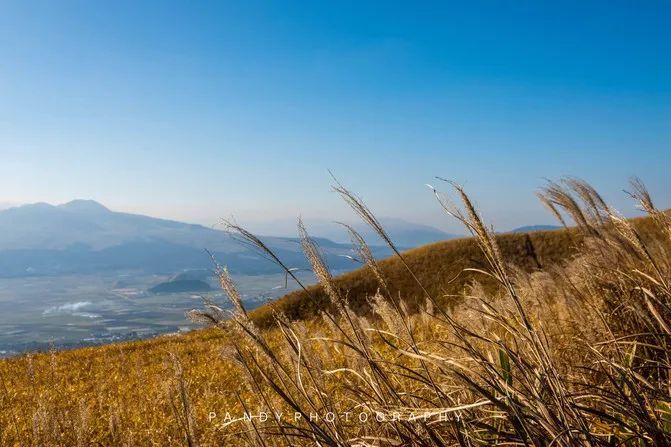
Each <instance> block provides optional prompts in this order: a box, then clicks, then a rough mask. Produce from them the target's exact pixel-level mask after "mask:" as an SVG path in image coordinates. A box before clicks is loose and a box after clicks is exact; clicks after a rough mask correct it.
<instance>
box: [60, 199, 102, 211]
mask: <svg viewBox="0 0 671 447" xmlns="http://www.w3.org/2000/svg"><path fill="white" fill-rule="evenodd" d="M58 207H59V208H63V209H66V210H69V211H79V212H100V211H109V209H108V208H107V207H105V206H104V205H103V204H101V203H98V202H96V201H95V200H84V199H75V200H71V201H69V202H67V203H63V204H62V205H58Z"/></svg>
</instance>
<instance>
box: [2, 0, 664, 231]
mask: <svg viewBox="0 0 671 447" xmlns="http://www.w3.org/2000/svg"><path fill="white" fill-rule="evenodd" d="M670 137H671V2H669V1H658V2H657V1H640V2H634V1H604V2H590V1H576V2H571V1H561V2H549V1H548V2H544V1H540V2H539V1H529V2H524V1H491V2H476V1H470V2H449V1H447V2H436V3H435V4H434V3H424V2H407V3H401V2H388V1H384V2H366V1H361V0H359V1H354V2H349V1H342V0H340V1H334V2H291V1H286V2H254V1H240V2H224V1H217V2H211V3H208V2H187V1H181V2H171V1H165V0H161V1H155V2H153V1H127V2H126V1H97V2H90V1H81V2H75V1H51V0H49V1H44V2H35V1H23V0H22V1H3V2H1V3H0V156H1V157H0V202H2V203H25V202H34V201H47V202H53V203H59V202H65V201H68V200H70V199H72V198H92V199H95V200H98V201H100V202H102V203H104V204H106V205H108V206H109V207H111V208H114V209H118V210H125V211H132V212H142V213H146V214H150V215H155V216H161V217H171V218H178V219H182V220H188V221H197V222H203V223H214V222H215V221H216V218H217V217H218V216H229V215H231V214H234V215H236V216H238V217H239V218H240V220H241V221H242V222H243V223H244V221H245V219H248V220H255V219H275V218H285V217H291V216H296V215H297V214H298V213H299V212H301V213H303V214H304V215H307V216H317V217H322V218H326V219H330V218H334V219H335V218H338V219H341V218H343V217H344V216H348V215H349V213H347V211H346V209H345V208H344V206H342V205H340V203H339V201H338V199H337V198H336V197H335V195H334V194H333V193H330V192H329V184H330V179H329V176H328V173H327V169H331V170H332V171H333V172H334V173H335V174H336V175H337V176H338V177H339V178H340V179H341V180H342V181H343V182H344V183H345V184H347V185H349V186H351V188H353V189H354V190H356V191H357V192H358V193H360V195H362V196H363V197H364V199H366V200H367V202H368V204H369V205H370V207H371V208H372V209H373V210H375V211H377V212H378V213H379V214H381V215H383V216H396V217H401V218H405V219H408V220H411V221H418V222H424V223H427V224H432V225H435V226H438V227H441V228H445V229H456V228H457V226H456V225H452V223H450V222H449V220H448V219H446V218H443V217H441V214H440V212H439V211H438V208H437V206H436V205H435V204H434V202H433V200H432V197H431V195H430V193H429V191H428V190H427V189H426V187H425V186H424V184H425V183H434V180H433V176H435V175H440V176H443V177H449V178H453V179H455V180H457V181H459V182H461V183H463V184H465V186H466V187H467V190H468V191H470V192H471V193H472V195H473V196H474V198H475V199H476V202H477V203H478V205H479V207H480V208H481V210H482V212H483V214H484V215H485V217H486V218H487V219H488V220H489V221H490V222H493V223H494V224H496V225H497V226H498V227H499V228H501V229H506V228H510V227H512V226H516V225H522V224H534V223H548V222H552V219H551V218H550V217H549V216H548V215H547V214H546V213H545V212H544V210H543V209H542V207H541V206H540V205H539V204H538V203H537V201H536V199H535V198H534V196H533V192H534V190H535V189H536V188H537V187H538V186H539V185H541V184H542V183H543V178H544V177H549V178H557V177H559V176H561V175H573V176H579V177H582V178H585V179H586V180H588V181H590V182H592V183H593V184H594V185H595V186H596V187H597V188H598V189H599V190H601V191H602V192H603V193H604V195H605V196H606V197H607V198H609V199H611V201H612V202H613V203H615V205H616V206H617V207H619V208H620V209H621V210H622V211H623V212H627V213H629V212H631V206H630V205H629V204H628V202H626V201H625V200H623V199H622V198H621V197H622V194H621V189H622V188H623V187H625V186H626V182H627V179H628V177H629V176H631V175H639V176H640V177H642V178H643V180H644V181H646V182H647V183H648V185H649V187H650V189H651V191H652V192H653V194H654V196H655V197H656V198H657V201H658V202H659V204H660V205H661V206H666V207H669V206H671V175H670V174H669V171H670V169H671V146H670V144H669V143H670V141H671V139H670Z"/></svg>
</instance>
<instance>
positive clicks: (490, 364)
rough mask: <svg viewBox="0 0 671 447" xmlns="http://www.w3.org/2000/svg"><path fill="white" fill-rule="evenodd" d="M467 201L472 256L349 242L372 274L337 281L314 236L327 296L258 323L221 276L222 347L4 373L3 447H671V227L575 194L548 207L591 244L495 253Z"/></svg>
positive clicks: (559, 242)
mask: <svg viewBox="0 0 671 447" xmlns="http://www.w3.org/2000/svg"><path fill="white" fill-rule="evenodd" d="M450 186H451V187H452V188H454V191H455V192H456V196H457V197H458V198H459V200H460V202H461V203H462V204H463V206H462V207H457V206H455V205H454V204H453V203H452V201H450V200H448V199H447V198H446V196H442V195H440V194H438V193H437V198H438V200H439V201H440V204H441V205H442V206H443V207H444V208H445V210H446V211H447V212H448V214H450V215H451V216H453V217H454V218H456V219H458V220H459V221H461V222H462V223H463V224H464V226H465V227H466V228H467V230H468V231H470V232H471V233H472V235H473V238H470V239H461V240H455V241H448V242H444V243H439V244H433V245H430V246H427V247H423V248H420V249H416V250H411V251H409V252H406V253H400V252H397V253H396V256H395V257H394V258H393V259H388V260H385V261H382V262H379V263H378V262H375V261H374V260H373V259H372V258H371V257H370V256H369V252H368V251H367V247H366V245H365V242H364V241H362V240H361V238H360V237H359V236H358V235H357V234H356V232H352V239H353V242H354V246H355V247H356V248H357V249H358V250H359V251H360V258H361V259H362V260H364V261H365V262H366V267H364V268H363V269H361V270H359V271H356V272H352V273H349V274H347V275H343V276H342V277H338V278H333V277H332V276H331V274H330V272H329V270H328V267H327V266H326V265H325V263H324V262H323V260H322V258H321V256H320V253H319V249H318V247H317V246H316V244H315V243H314V242H313V241H312V240H311V239H310V237H309V235H308V233H307V230H306V229H305V228H304V227H303V226H302V225H300V226H299V232H300V234H301V237H302V240H303V248H304V251H305V253H306V256H307V258H308V260H309V261H310V262H311V264H312V266H313V268H314V270H315V273H316V274H317V277H318V278H319V280H320V285H319V286H315V287H306V288H304V289H303V290H301V291H300V292H296V293H293V294H290V295H288V296H286V297H284V298H282V299H280V300H278V302H277V303H276V304H275V305H274V306H272V307H266V308H263V309H260V310H258V311H255V312H252V313H250V314H247V312H246V310H245V309H244V307H243V306H242V303H241V302H240V300H239V296H238V294H237V292H236V289H235V284H234V279H233V278H231V277H230V276H229V275H228V273H227V271H226V270H225V269H224V268H220V269H219V274H220V279H221V283H222V287H223V288H224V290H225V291H226V292H227V294H228V295H229V297H230V298H231V301H232V303H233V305H234V311H232V312H231V313H226V312H224V311H223V310H221V308H219V307H218V306H217V305H216V304H214V303H207V304H206V306H205V308H204V309H203V310H201V311H194V312H192V314H191V316H192V317H193V318H197V319H200V320H204V321H207V322H209V323H211V324H212V325H213V326H214V327H213V328H211V329H208V330H204V331H199V332H196V333H192V334H188V335H185V336H180V337H162V338H158V339H155V340H152V341H147V342H135V343H124V344H118V345H110V346H106V347H102V348H91V349H80V350H74V351H68V352H59V353H47V354H37V355H24V356H20V357H17V358H13V359H9V360H5V361H3V362H0V380H1V381H2V385H3V386H2V387H0V444H2V445H40V446H41V445H66V446H69V445H190V446H195V445H220V444H222V443H234V444H241V445H244V444H248V445H333V446H336V445H436V446H439V445H468V446H470V445H491V444H508V445H536V446H550V445H562V446H573V445H604V446H611V445H668V444H669V443H670V442H671V415H670V411H671V398H670V395H669V392H670V389H671V388H670V386H671V382H669V368H670V367H671V363H670V359H669V354H670V351H669V341H670V340H669V337H671V330H670V327H671V289H670V281H671V266H670V265H669V260H670V259H671V258H670V256H669V254H670V253H671V252H670V251H669V250H670V249H671V238H670V236H671V222H670V220H669V217H668V214H666V213H663V212H659V211H657V210H656V209H655V207H654V205H653V204H652V201H651V199H650V197H649V195H648V194H647V192H646V191H645V189H644V187H643V185H642V184H641V183H640V182H638V181H635V182H633V185H632V187H633V190H632V192H631V195H632V197H633V198H634V199H635V200H637V201H638V202H639V203H640V205H641V206H642V208H643V209H645V211H647V212H648V213H649V214H650V217H648V218H644V219H638V220H634V221H628V220H625V219H622V218H621V217H619V216H618V215H617V214H616V213H615V212H614V211H613V210H612V209H610V208H609V207H608V206H607V205H606V204H605V203H604V202H603V200H601V198H600V197H599V195H598V194H597V193H596V192H595V191H594V190H593V189H592V188H590V187H589V185H587V184H585V183H584V182H581V181H578V180H574V179H566V180H564V181H563V182H560V183H556V184H555V183H550V184H548V185H547V186H546V188H544V189H543V190H542V191H541V193H540V197H541V200H542V201H543V202H544V203H545V205H546V206H548V208H550V210H551V211H552V212H553V213H555V214H556V215H557V216H558V217H560V218H561V219H562V221H566V222H569V221H570V222H574V223H575V224H576V225H577V226H576V227H575V228H571V229H567V230H559V231H553V232H541V233H533V234H530V235H517V234H515V235H498V236H496V235H494V234H493V233H492V232H491V231H490V230H489V229H488V228H487V227H486V226H485V225H484V224H483V222H482V220H481V219H480V217H479V215H478V213H477V211H476V210H475V209H474V208H473V206H472V205H471V202H470V200H469V198H468V196H467V195H466V194H465V192H464V191H463V190H462V189H461V187H459V185H454V184H451V185H450ZM335 188H336V191H337V192H339V193H340V194H341V195H342V196H343V198H344V199H345V200H346V201H347V202H348V203H349V204H350V205H351V206H352V207H353V209H354V210H355V212H356V213H357V214H359V215H360V216H361V217H362V218H363V220H364V221H365V222H366V223H368V224H369V225H370V226H371V227H372V228H373V229H374V230H376V231H377V232H378V233H380V236H381V237H382V238H383V239H385V233H384V229H383V228H382V227H381V226H379V223H378V222H377V220H376V219H375V217H374V216H373V214H372V213H371V212H370V211H369V210H368V208H366V207H365V205H364V204H363V203H362V202H361V201H360V200H359V199H358V198H357V197H356V196H354V195H353V194H351V193H350V192H349V191H348V190H347V189H346V188H344V187H343V186H342V185H336V187H335ZM230 229H231V230H232V231H234V232H237V234H238V235H239V236H240V237H241V238H242V239H244V240H245V241H246V242H248V243H251V244H255V246H256V247H257V248H258V249H259V250H260V251H261V252H263V253H264V254H265V255H266V256H268V257H269V258H271V259H274V260H275V261H276V262H277V263H278V265H279V266H280V268H283V266H282V263H281V260H280V259H277V258H274V255H273V254H272V253H271V252H270V251H269V250H268V249H267V248H266V247H264V246H263V245H262V244H261V243H260V241H258V240H256V239H255V238H254V236H253V235H251V234H249V233H247V232H245V230H244V229H242V228H240V227H237V226H235V225H231V227H230ZM387 240H388V239H387ZM388 243H389V244H390V246H391V248H392V249H395V247H394V246H393V241H390V240H388ZM215 413H216V415H215ZM248 415H253V417H247V416H248ZM364 417H365V418H367V420H366V421H365V422H362V420H361V419H362V418H364Z"/></svg>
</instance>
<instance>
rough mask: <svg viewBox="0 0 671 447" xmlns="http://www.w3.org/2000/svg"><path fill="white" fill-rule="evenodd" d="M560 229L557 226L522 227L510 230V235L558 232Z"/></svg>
mask: <svg viewBox="0 0 671 447" xmlns="http://www.w3.org/2000/svg"><path fill="white" fill-rule="evenodd" d="M559 228H562V227H560V226H557V225H526V226H524V227H519V228H515V229H512V230H510V233H530V232H532V231H547V230H558V229H559Z"/></svg>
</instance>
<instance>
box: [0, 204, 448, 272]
mask: <svg viewBox="0 0 671 447" xmlns="http://www.w3.org/2000/svg"><path fill="white" fill-rule="evenodd" d="M387 224H389V225H388V228H389V232H390V234H391V236H392V238H393V239H394V240H395V241H396V242H397V243H398V244H399V246H402V247H405V248H408V247H412V246H417V245H422V244H425V243H428V242H435V241H438V240H443V239H449V238H451V237H453V235H450V234H447V233H443V232H441V231H440V230H437V229H434V228H431V227H427V226H423V225H416V224H410V223H407V222H403V221H395V222H385V225H387ZM320 229H322V228H320V227H319V226H317V228H316V230H315V229H314V228H311V227H310V230H311V231H312V232H313V233H314V234H319V235H320V233H319V231H320ZM332 229H334V230H335V229H337V230H338V231H339V232H340V234H342V235H346V232H345V231H344V230H343V229H342V228H341V227H340V226H335V227H332ZM362 232H363V234H364V237H367V238H369V240H370V239H372V245H371V247H372V249H373V252H374V253H375V255H376V256H386V255H388V254H389V250H388V249H386V248H384V247H382V246H381V244H379V245H380V246H377V243H378V242H380V241H379V239H377V238H373V237H371V235H370V234H369V233H368V232H366V231H365V229H364V228H362ZM328 234H336V233H335V231H333V232H331V233H328ZM320 236H321V235H320ZM315 239H316V241H317V242H318V244H319V245H320V248H321V249H322V251H323V253H324V256H325V257H326V259H327V262H328V263H329V265H330V266H331V267H332V268H334V269H347V270H349V269H351V268H353V267H356V265H355V264H353V261H352V260H351V259H348V258H346V257H345V255H349V254H351V247H350V245H349V244H348V243H345V242H346V239H341V240H340V241H339V242H333V241H331V240H330V239H327V238H323V237H316V238H315ZM262 240H263V241H264V243H266V244H267V245H268V246H269V247H270V248H271V249H272V250H274V251H275V252H276V253H277V254H278V255H279V256H280V258H281V259H283V260H285V261H286V262H287V264H288V265H289V266H291V267H297V268H305V267H307V265H306V261H305V260H304V257H303V255H302V251H301V246H300V241H299V240H298V239H297V238H295V237H276V236H268V237H262ZM205 250H208V251H210V252H212V253H213V254H214V255H215V256H216V257H217V259H218V260H219V262H221V263H222V264H226V265H228V266H229V268H230V269H231V271H233V272H238V273H244V274H257V273H268V272H274V271H277V268H276V266H274V265H273V264H272V263H271V262H270V261H268V260H266V259H265V258H264V257H262V256H260V255H259V254H258V253H257V252H256V251H255V250H254V249H252V248H250V247H248V246H246V245H244V244H241V243H239V241H236V240H235V239H234V238H232V237H231V235H230V234H228V233H227V232H225V231H221V230H217V229H213V228H208V227H205V226H202V225H195V224H188V223H183V222H177V221H173V220H166V219H158V218H154V217H148V216H143V215H138V214H128V213H122V212H115V211H112V210H110V209H108V208H106V207H105V206H103V205H102V204H100V203H98V202H95V201H92V200H73V201H71V202H68V203H65V204H62V205H50V204H47V203H35V204H30V205H23V206H20V207H14V208H9V209H5V210H2V211H0V277H18V276H33V275H58V274H79V273H95V272H102V271H115V270H138V271H142V272H147V273H161V274H172V273H175V272H180V271H184V270H191V269H206V268H211V267H212V262H211V259H210V258H209V256H208V255H207V253H206V252H205Z"/></svg>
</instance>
